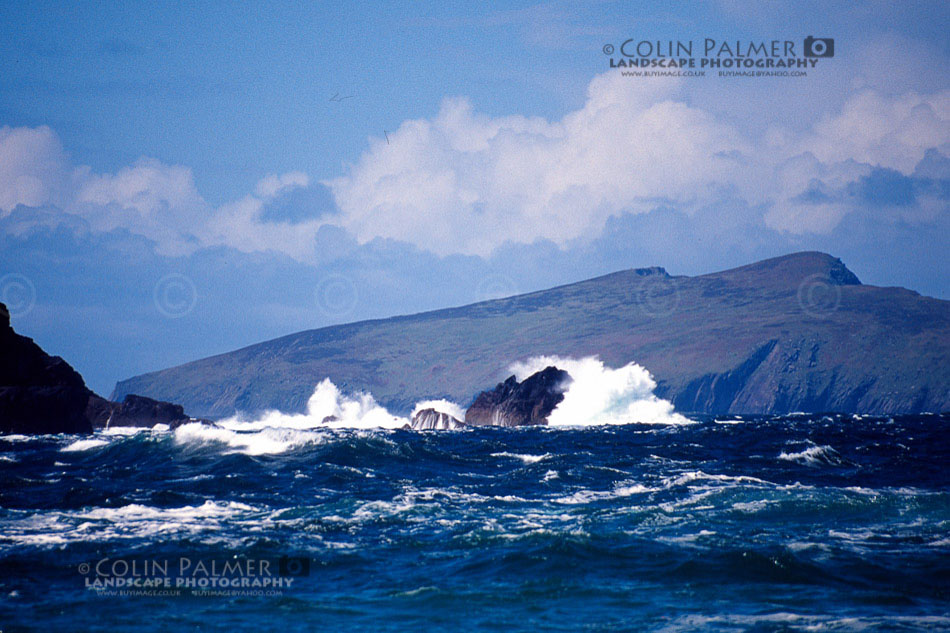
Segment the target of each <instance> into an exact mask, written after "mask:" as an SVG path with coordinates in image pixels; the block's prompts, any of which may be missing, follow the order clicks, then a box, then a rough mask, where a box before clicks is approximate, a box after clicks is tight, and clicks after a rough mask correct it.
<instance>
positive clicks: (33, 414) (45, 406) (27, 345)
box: [0, 304, 93, 434]
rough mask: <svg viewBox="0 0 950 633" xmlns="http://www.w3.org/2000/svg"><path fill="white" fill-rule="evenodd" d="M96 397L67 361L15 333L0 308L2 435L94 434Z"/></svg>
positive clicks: (2, 308) (6, 312) (2, 309)
mask: <svg viewBox="0 0 950 633" xmlns="http://www.w3.org/2000/svg"><path fill="white" fill-rule="evenodd" d="M91 395H93V394H92V392H91V391H89V389H87V388H86V384H85V382H83V379H82V376H80V375H79V374H78V373H77V372H76V371H75V370H74V369H73V368H72V367H70V366H69V364H68V363H67V362H66V361H64V360H63V359H62V358H60V357H58V356H50V355H49V354H47V353H46V352H44V351H43V350H42V349H40V347H39V346H38V345H37V344H36V343H34V342H33V340H32V339H29V338H27V337H25V336H20V335H19V334H17V333H16V332H14V331H13V328H12V327H11V326H10V313H9V312H8V311H7V308H6V306H5V305H3V304H0V432H3V433H22V434H30V433H89V432H91V431H92V424H91V422H90V420H89V419H88V418H87V417H86V405H87V404H88V402H89V397H90V396H91Z"/></svg>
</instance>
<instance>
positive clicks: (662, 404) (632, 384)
mask: <svg viewBox="0 0 950 633" xmlns="http://www.w3.org/2000/svg"><path fill="white" fill-rule="evenodd" d="M552 365H553V366H555V367H557V368H559V369H563V370H564V371H566V372H567V373H568V374H570V375H571V378H572V379H573V381H572V382H571V383H570V386H569V387H568V388H567V391H565V392H564V400H562V401H561V402H560V404H558V405H557V407H555V409H554V411H552V412H551V415H550V416H548V424H549V425H550V426H593V425H602V424H630V423H641V424H690V423H692V420H689V419H688V418H686V417H684V416H682V415H680V414H678V413H676V412H675V411H674V410H673V405H672V404H671V403H670V402H669V401H668V400H663V399H662V398H658V397H657V396H656V395H655V394H654V393H653V390H654V389H656V382H655V381H654V380H653V377H652V376H650V372H648V371H647V370H646V369H644V368H643V367H641V366H640V365H637V364H636V363H630V364H628V365H625V366H623V367H620V368H618V369H611V368H609V367H606V366H605V365H604V364H603V362H601V361H600V360H599V359H597V358H596V357H587V358H581V359H575V358H560V357H558V356H537V357H534V358H531V359H529V360H527V361H525V362H522V363H515V364H514V365H512V366H511V372H512V373H514V374H515V377H516V378H517V379H518V380H519V381H520V380H524V379H525V378H527V377H528V376H530V375H531V374H534V373H536V372H538V371H541V370H542V369H544V368H545V367H549V366H552Z"/></svg>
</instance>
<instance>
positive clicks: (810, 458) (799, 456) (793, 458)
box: [778, 444, 842, 466]
mask: <svg viewBox="0 0 950 633" xmlns="http://www.w3.org/2000/svg"><path fill="white" fill-rule="evenodd" d="M778 458H779V459H781V460H784V461H787V462H797V463H799V464H805V465H806V466H823V465H829V464H830V465H837V464H840V463H842V460H841V455H840V454H838V451H836V450H835V449H833V448H832V447H830V446H819V445H817V444H812V445H811V446H809V447H808V448H806V449H804V450H801V451H797V452H793V453H786V452H785V451H782V452H781V453H780V454H779V456H778Z"/></svg>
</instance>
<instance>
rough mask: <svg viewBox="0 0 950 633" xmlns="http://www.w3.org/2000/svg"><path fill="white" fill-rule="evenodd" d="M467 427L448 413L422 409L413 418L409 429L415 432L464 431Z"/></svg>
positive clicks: (408, 426)
mask: <svg viewBox="0 0 950 633" xmlns="http://www.w3.org/2000/svg"><path fill="white" fill-rule="evenodd" d="M465 426H466V425H465V424H463V423H462V421H461V420H458V419H456V418H454V417H453V416H451V415H449V414H448V413H444V412H442V411H436V410H435V409H422V410H420V411H417V412H416V414H415V415H414V416H412V420H411V421H410V422H409V424H408V425H407V428H409V429H411V430H413V431H435V430H438V431H454V430H457V429H463V428H465Z"/></svg>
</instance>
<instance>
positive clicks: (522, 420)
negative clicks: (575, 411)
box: [465, 367, 571, 426]
mask: <svg viewBox="0 0 950 633" xmlns="http://www.w3.org/2000/svg"><path fill="white" fill-rule="evenodd" d="M570 383H571V376H570V375H569V374H568V373H567V372H566V371H564V370H563V369H558V368H557V367H546V368H545V369H542V370H541V371H539V372H537V373H535V374H532V375H530V376H528V377H527V378H525V379H524V382H518V380H517V378H515V377H514V376H511V377H510V378H508V380H506V381H505V382H502V383H499V384H498V386H497V387H495V388H494V389H492V390H491V391H483V392H481V393H480V394H478V396H477V397H476V398H475V402H473V403H472V406H470V407H469V408H468V411H466V412H465V424H468V425H470V426H531V425H538V424H547V421H548V416H549V415H550V414H551V411H553V410H554V408H555V407H556V406H557V405H558V404H560V402H561V400H563V399H564V392H565V391H566V390H567V387H568V386H569V385H570Z"/></svg>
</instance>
